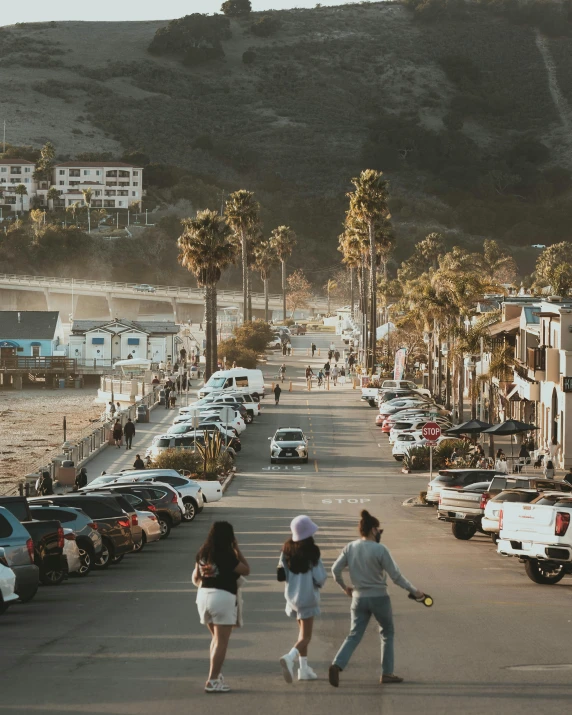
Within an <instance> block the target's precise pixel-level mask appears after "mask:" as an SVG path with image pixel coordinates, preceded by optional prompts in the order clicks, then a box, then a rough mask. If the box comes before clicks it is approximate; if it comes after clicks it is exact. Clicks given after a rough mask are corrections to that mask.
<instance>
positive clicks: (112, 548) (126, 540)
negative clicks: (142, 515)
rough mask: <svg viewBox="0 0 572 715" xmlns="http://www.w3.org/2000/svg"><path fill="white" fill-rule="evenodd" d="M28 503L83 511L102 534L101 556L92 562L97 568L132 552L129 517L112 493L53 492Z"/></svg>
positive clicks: (106, 565)
mask: <svg viewBox="0 0 572 715" xmlns="http://www.w3.org/2000/svg"><path fill="white" fill-rule="evenodd" d="M29 501H30V504H55V505H61V506H73V507H76V509H81V510H82V511H83V512H85V513H86V514H87V515H88V516H89V518H90V519H91V520H92V522H93V523H94V524H97V530H98V531H99V533H100V534H101V539H102V541H103V548H102V551H101V556H100V558H99V559H97V560H96V562H95V563H94V567H95V568H96V569H105V568H107V567H108V566H109V564H111V563H113V561H114V559H117V558H118V557H120V556H124V555H125V554H128V553H130V552H131V551H133V548H134V543H133V537H132V535H131V524H130V520H129V516H128V515H127V514H126V513H125V512H124V511H123V509H121V507H120V506H119V504H118V503H117V500H116V499H114V498H113V497H112V496H99V495H97V496H96V495H95V494H94V495H88V494H52V495H51V496H49V497H35V498H33V499H30V500H29Z"/></svg>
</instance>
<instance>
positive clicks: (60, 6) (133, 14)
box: [0, 0, 354, 25]
mask: <svg viewBox="0 0 572 715" xmlns="http://www.w3.org/2000/svg"><path fill="white" fill-rule="evenodd" d="M352 1H354V0H322V5H346V4H348V3H349V2H352ZM251 2H252V9H253V10H255V11H256V10H286V9H288V8H292V7H315V6H316V0H251ZM221 4H222V0H186V1H185V0H162V2H160V3H155V2H151V1H150V0H143V2H142V1H141V0H98V2H91V3H90V2H81V1H80V0H58V2H55V3H49V2H45V0H31V2H30V0H29V1H28V2H26V3H17V2H4V3H2V12H1V13H0V23H1V24H2V25H13V24H14V23H16V22H46V21H48V20H116V21H118V20H165V19H171V18H174V17H181V16H183V15H190V14H191V13H193V12H205V13H212V12H219V11H220V6H221Z"/></svg>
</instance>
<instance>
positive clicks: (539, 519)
mask: <svg viewBox="0 0 572 715" xmlns="http://www.w3.org/2000/svg"><path fill="white" fill-rule="evenodd" d="M571 520H572V494H569V493H568V494H563V493H562V492H548V493H544V494H543V495H542V496H540V497H539V498H538V499H536V501H534V502H533V503H531V504H518V503H503V505H502V510H501V513H500V515H499V526H500V539H499V542H498V547H497V549H498V553H499V554H502V555H503V556H517V557H518V558H519V561H521V562H523V563H524V568H525V571H526V575H527V576H528V577H529V578H530V579H531V580H532V581H534V582H535V583H541V584H553V583H558V582H559V581H560V580H561V579H562V578H563V577H564V576H565V575H566V574H572V527H571V526H570V521H571Z"/></svg>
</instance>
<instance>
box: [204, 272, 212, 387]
mask: <svg viewBox="0 0 572 715" xmlns="http://www.w3.org/2000/svg"><path fill="white" fill-rule="evenodd" d="M204 301H205V339H206V343H207V346H206V355H205V382H206V381H207V380H208V379H209V377H210V376H211V375H212V372H213V370H212V296H211V286H210V284H208V283H207V285H205V294H204Z"/></svg>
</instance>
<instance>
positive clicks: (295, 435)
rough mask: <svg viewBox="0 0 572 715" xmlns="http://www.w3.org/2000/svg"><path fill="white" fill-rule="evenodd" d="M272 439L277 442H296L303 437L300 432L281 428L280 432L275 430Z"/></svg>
mask: <svg viewBox="0 0 572 715" xmlns="http://www.w3.org/2000/svg"><path fill="white" fill-rule="evenodd" d="M274 439H275V440H276V441H277V442H298V441H299V440H301V439H303V437H302V433H301V432H296V431H294V430H290V431H288V430H281V431H280V432H276V434H275V436H274Z"/></svg>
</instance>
